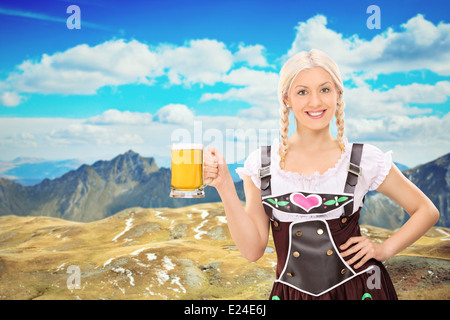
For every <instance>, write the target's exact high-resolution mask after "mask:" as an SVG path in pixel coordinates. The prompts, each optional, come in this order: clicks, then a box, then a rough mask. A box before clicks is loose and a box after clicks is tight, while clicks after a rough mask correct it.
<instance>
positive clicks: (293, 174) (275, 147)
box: [272, 138, 351, 180]
mask: <svg viewBox="0 0 450 320" xmlns="http://www.w3.org/2000/svg"><path fill="white" fill-rule="evenodd" d="M344 145H345V150H344V153H342V154H341V157H340V158H339V160H338V161H337V162H336V164H335V165H334V167H331V168H328V169H327V171H325V172H324V173H322V174H320V173H319V171H315V172H314V173H313V174H312V175H310V176H308V175H306V174H304V173H302V174H300V173H298V172H295V171H285V170H283V169H281V168H280V160H281V157H280V155H279V154H278V149H279V141H278V140H277V139H274V142H273V147H272V150H273V151H275V152H272V162H274V165H273V167H274V168H275V169H276V170H277V172H278V173H279V174H280V175H281V176H283V177H286V178H290V179H296V180H313V179H319V178H326V177H329V176H331V175H334V174H335V173H336V171H337V170H338V169H339V167H340V166H341V165H342V163H343V162H345V161H346V160H348V161H350V155H351V145H350V144H349V143H348V140H347V138H344Z"/></svg>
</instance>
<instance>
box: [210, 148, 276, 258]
mask: <svg viewBox="0 0 450 320" xmlns="http://www.w3.org/2000/svg"><path fill="white" fill-rule="evenodd" d="M207 151H209V152H210V153H209V154H207V155H205V157H204V164H203V165H204V179H205V182H206V183H207V184H208V185H210V186H213V187H215V188H216V189H217V192H218V193H219V195H220V197H221V199H222V203H223V207H224V210H225V214H226V217H227V223H228V228H229V230H230V234H231V237H232V238H233V240H234V242H235V243H236V246H237V247H238V249H239V251H240V252H241V253H242V255H243V256H244V257H245V258H246V259H247V260H250V261H256V260H258V259H259V258H261V257H262V255H263V254H264V250H265V249H266V246H267V241H268V239H269V218H268V217H267V216H266V214H265V211H264V208H263V205H262V202H261V191H260V190H259V189H258V188H257V187H256V186H255V184H254V183H253V181H252V179H251V178H250V177H248V176H246V177H245V178H244V191H245V200H246V207H245V210H244V208H243V206H242V204H241V201H240V200H239V197H238V195H237V193H236V188H235V187H234V182H233V179H232V178H231V175H230V173H229V171H228V167H227V164H226V162H225V159H224V158H223V156H222V155H221V154H220V153H219V152H218V151H217V149H215V148H208V149H207Z"/></svg>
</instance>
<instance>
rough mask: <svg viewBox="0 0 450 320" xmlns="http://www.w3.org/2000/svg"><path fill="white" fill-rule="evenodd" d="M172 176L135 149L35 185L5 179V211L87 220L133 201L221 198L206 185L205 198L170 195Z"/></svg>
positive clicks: (1, 188) (172, 204)
mask: <svg viewBox="0 0 450 320" xmlns="http://www.w3.org/2000/svg"><path fill="white" fill-rule="evenodd" d="M170 178H171V175H170V169H167V168H158V166H157V164H156V162H155V160H154V159H153V158H145V157H141V156H140V155H139V154H137V153H135V152H133V151H131V150H130V151H128V152H126V153H124V154H121V155H119V156H117V157H115V158H114V159H112V160H110V161H97V162H95V163H94V164H93V165H87V164H83V165H82V166H80V167H79V168H78V169H77V170H72V171H69V172H68V173H66V174H64V175H63V176H61V177H60V178H57V179H53V180H50V179H45V180H43V181H42V182H40V183H38V184H36V185H33V186H22V185H21V184H19V183H16V182H13V181H10V180H7V179H2V178H0V216H1V215H11V214H13V215H18V216H28V215H32V216H51V217H57V218H63V219H68V220H73V221H83V222H88V221H95V220H99V219H102V218H105V217H108V216H110V215H112V214H114V213H116V212H118V211H120V210H123V209H126V208H129V207H134V206H142V207H147V208H152V207H169V208H176V207H183V206H186V205H190V204H194V203H204V202H216V201H220V197H219V195H218V193H217V191H216V189H215V188H212V187H206V189H205V193H206V196H205V198H201V199H178V198H170V197H169V191H170ZM236 189H237V191H238V194H239V195H240V197H241V198H243V187H242V182H238V183H236Z"/></svg>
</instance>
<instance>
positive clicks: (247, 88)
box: [200, 67, 278, 119]
mask: <svg viewBox="0 0 450 320" xmlns="http://www.w3.org/2000/svg"><path fill="white" fill-rule="evenodd" d="M221 81H222V82H223V83H226V84H230V85H233V86H237V88H236V87H234V88H231V89H229V90H228V91H226V92H225V93H205V94H203V95H202V97H201V99H200V101H201V102H204V101H209V100H219V101H223V100H228V101H233V100H238V101H245V102H247V103H249V104H250V105H252V106H253V108H250V109H245V110H240V112H239V115H240V116H245V115H247V116H251V117H256V118H262V119H263V118H266V117H267V116H274V115H277V114H278V100H277V86H278V74H277V73H275V72H267V71H261V70H252V69H249V68H246V67H242V68H239V69H236V70H232V71H230V72H229V73H228V74H226V75H224V76H223V77H222V79H221Z"/></svg>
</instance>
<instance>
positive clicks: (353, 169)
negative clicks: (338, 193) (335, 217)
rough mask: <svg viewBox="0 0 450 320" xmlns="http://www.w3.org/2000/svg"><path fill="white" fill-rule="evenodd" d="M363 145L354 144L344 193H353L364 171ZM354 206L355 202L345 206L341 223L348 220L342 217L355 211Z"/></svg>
mask: <svg viewBox="0 0 450 320" xmlns="http://www.w3.org/2000/svg"><path fill="white" fill-rule="evenodd" d="M363 146H364V145H363V144H361V143H354V144H353V147H352V154H351V156H350V163H349V165H348V173H347V181H346V182H345V187H344V193H351V194H353V193H354V192H355V187H356V184H357V183H358V178H359V176H360V175H361V173H362V168H361V167H360V166H359V165H360V164H361V156H362V151H363ZM353 206H354V202H353V203H351V204H350V205H348V206H345V207H344V213H343V214H342V215H341V223H344V224H345V222H346V221H347V220H346V219H345V220H344V221H342V220H343V219H342V218H345V217H348V216H350V215H351V214H352V213H353V209H354V208H353Z"/></svg>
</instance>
